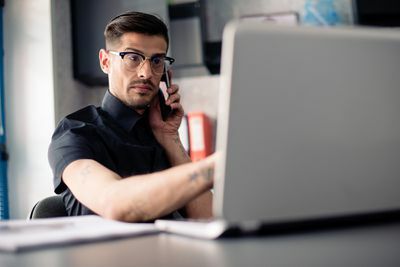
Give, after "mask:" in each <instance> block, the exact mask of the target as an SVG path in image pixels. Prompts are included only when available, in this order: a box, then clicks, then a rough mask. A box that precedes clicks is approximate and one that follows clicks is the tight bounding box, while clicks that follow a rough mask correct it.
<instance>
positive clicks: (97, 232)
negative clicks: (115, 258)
mask: <svg viewBox="0 0 400 267" xmlns="http://www.w3.org/2000/svg"><path fill="white" fill-rule="evenodd" d="M159 231H160V230H157V228H156V227H155V225H154V224H152V223H124V222H117V221H112V220H107V219H103V218H101V217H99V216H95V215H90V216H77V217H58V218H50V219H37V220H30V221H27V220H9V221H0V250H3V251H19V250H25V249H32V248H35V247H46V246H49V245H54V244H67V243H80V242H90V241H92V240H93V241H94V240H100V239H107V238H115V237H128V236H135V235H143V234H150V233H158V232H159Z"/></svg>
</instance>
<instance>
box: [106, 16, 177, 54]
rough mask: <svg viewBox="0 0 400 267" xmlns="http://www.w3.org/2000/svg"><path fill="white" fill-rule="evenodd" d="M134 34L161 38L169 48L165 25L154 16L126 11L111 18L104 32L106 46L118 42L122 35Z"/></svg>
mask: <svg viewBox="0 0 400 267" xmlns="http://www.w3.org/2000/svg"><path fill="white" fill-rule="evenodd" d="M128 32H135V33H141V34H146V35H159V36H162V37H163V38H164V39H165V41H166V42H167V47H168V46H169V38H168V28H167V26H166V25H165V23H164V22H163V21H162V20H161V19H160V18H158V17H157V16H155V15H151V14H147V13H142V12H137V11H128V12H126V13H122V14H121V15H118V16H116V17H115V18H113V19H112V20H111V21H110V22H109V23H108V24H107V26H106V28H105V30H104V37H105V40H106V46H107V47H108V46H109V45H111V44H114V43H116V42H117V41H119V39H120V38H121V36H122V35H123V34H124V33H128Z"/></svg>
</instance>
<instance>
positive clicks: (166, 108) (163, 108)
mask: <svg viewBox="0 0 400 267" xmlns="http://www.w3.org/2000/svg"><path fill="white" fill-rule="evenodd" d="M161 81H162V82H164V83H165V85H166V87H167V89H168V88H169V87H170V86H171V82H170V79H169V75H168V71H167V69H166V68H164V73H163V75H162V76H161ZM159 95H160V98H162V99H160V108H161V117H162V118H163V120H164V121H165V120H166V119H167V117H168V116H169V114H170V113H171V112H172V109H171V107H170V106H167V105H166V104H165V100H166V99H165V98H164V94H163V92H161V89H160V94H159Z"/></svg>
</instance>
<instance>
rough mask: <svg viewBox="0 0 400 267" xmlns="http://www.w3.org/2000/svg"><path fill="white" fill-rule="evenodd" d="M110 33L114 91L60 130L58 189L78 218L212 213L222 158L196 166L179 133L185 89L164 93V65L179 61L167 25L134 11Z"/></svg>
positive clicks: (107, 68)
mask: <svg viewBox="0 0 400 267" xmlns="http://www.w3.org/2000/svg"><path fill="white" fill-rule="evenodd" d="M104 36H105V41H106V49H101V50H100V52H99V61H100V67H101V69H102V70H103V72H104V73H106V74H107V75H108V80H109V90H108V91H107V92H106V94H105V96H104V99H103V102H102V105H101V107H97V108H96V107H94V106H88V107H86V108H83V109H81V110H79V111H77V112H75V113H72V114H70V115H68V116H67V117H66V118H64V119H63V120H62V121H61V122H60V123H59V125H58V127H57V129H56V130H55V132H54V134H53V137H52V142H51V144H50V147H49V162H50V165H51V167H52V170H53V173H54V186H55V192H56V193H57V194H61V195H62V196H63V200H64V203H65V205H66V208H67V211H68V213H69V215H71V216H73V215H86V214H93V213H94V214H98V215H100V216H103V217H105V218H110V219H114V220H121V221H129V222H138V221H149V220H154V219H156V218H160V217H167V218H171V217H173V216H172V214H176V212H175V211H177V210H180V211H182V212H183V214H185V215H186V216H187V217H189V218H208V217H211V216H212V212H211V204H212V194H211V192H210V190H209V189H210V188H211V187H212V185H213V179H214V178H213V164H214V159H213V157H210V158H207V159H205V160H203V161H199V162H195V163H189V162H190V158H189V157H188V155H187V153H186V152H185V150H184V148H183V146H182V143H181V141H180V139H179V135H178V127H179V125H180V123H181V119H182V117H183V114H184V111H183V109H182V106H181V104H180V95H179V93H178V91H179V88H178V86H177V85H174V84H173V85H171V86H170V87H169V88H168V89H167V92H168V94H169V97H168V99H167V100H166V101H165V100H164V98H163V97H162V94H160V90H159V83H160V81H161V78H162V76H163V73H164V72H165V71H164V68H165V65H164V64H168V63H172V62H173V59H171V58H169V57H167V56H166V53H167V50H168V44H169V39H168V30H167V27H166V26H165V24H164V23H163V22H162V21H161V20H160V19H158V18H157V17H155V16H152V15H149V14H144V13H140V12H127V13H124V14H122V15H120V16H118V17H116V18H114V19H113V20H111V21H110V22H109V23H108V25H107V26H106V28H105V31H104ZM166 107H170V112H169V111H168V110H167V109H168V108H166ZM163 116H164V118H163Z"/></svg>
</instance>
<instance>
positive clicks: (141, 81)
mask: <svg viewBox="0 0 400 267" xmlns="http://www.w3.org/2000/svg"><path fill="white" fill-rule="evenodd" d="M138 84H144V85H149V86H150V87H151V88H153V89H154V88H156V85H155V84H154V83H153V82H152V81H151V80H148V79H146V80H135V81H132V82H131V83H129V86H135V85H138Z"/></svg>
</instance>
